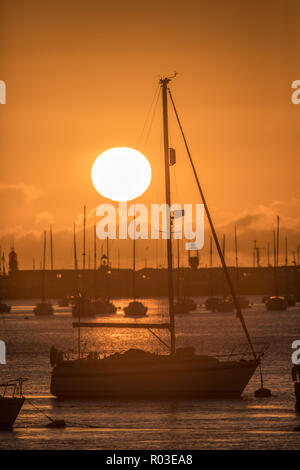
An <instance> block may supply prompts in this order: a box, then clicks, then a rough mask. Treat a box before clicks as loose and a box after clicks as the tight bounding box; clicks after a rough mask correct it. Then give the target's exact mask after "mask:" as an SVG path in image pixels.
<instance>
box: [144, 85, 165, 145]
mask: <svg viewBox="0 0 300 470" xmlns="http://www.w3.org/2000/svg"><path fill="white" fill-rule="evenodd" d="M160 92H161V88H159V92H158V94H157V98H156V102H155V105H154V108H153V113H152V117H151V121H150V125H149V129H148V133H147V135H146V139H145V143H144V149H146V147H147V144H148V140H149V136H150V132H151V129H152V125H153V121H154V117H155V115H156V111H157V108H158V106H157V105H158V100H159V98H160Z"/></svg>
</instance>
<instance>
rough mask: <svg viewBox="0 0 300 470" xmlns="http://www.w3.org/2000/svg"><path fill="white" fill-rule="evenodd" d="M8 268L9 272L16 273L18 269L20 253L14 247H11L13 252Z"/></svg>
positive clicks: (9, 257)
mask: <svg viewBox="0 0 300 470" xmlns="http://www.w3.org/2000/svg"><path fill="white" fill-rule="evenodd" d="M8 269H9V274H14V273H15V272H16V271H18V269H19V268H18V255H17V253H16V252H15V250H14V248H12V249H11V252H10V253H9V255H8Z"/></svg>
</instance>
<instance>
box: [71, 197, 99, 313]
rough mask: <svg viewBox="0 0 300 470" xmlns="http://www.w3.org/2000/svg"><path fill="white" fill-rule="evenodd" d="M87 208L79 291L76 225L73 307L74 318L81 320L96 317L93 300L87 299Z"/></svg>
mask: <svg viewBox="0 0 300 470" xmlns="http://www.w3.org/2000/svg"><path fill="white" fill-rule="evenodd" d="M85 232H86V207H85V206H84V208H83V253H82V289H81V290H78V289H77V267H78V263H77V250H76V233H75V225H74V263H75V276H76V280H75V282H76V284H75V298H74V303H73V305H72V315H73V317H77V318H79V321H80V319H81V318H92V317H94V308H93V305H92V303H91V300H90V299H89V298H88V297H87V292H86V285H85V281H86V279H85V256H86V253H85V248H86V247H85V238H86V233H85Z"/></svg>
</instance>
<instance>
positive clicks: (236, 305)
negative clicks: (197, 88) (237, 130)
mask: <svg viewBox="0 0 300 470" xmlns="http://www.w3.org/2000/svg"><path fill="white" fill-rule="evenodd" d="M168 92H169V96H170V99H171V103H172V106H173V109H174V113H175V116H176V119H177V123H178V126H179V129H180V132H181V135H182V138H183V141H184V144H185V148H186V151H187V154H188V157H189V160H190V163H191V166H192V170H193V173H194V177H195V179H196V183H197V186H198V189H199V192H200V196H201V199H202V202H203V205H204V208H205V212H206V216H207V218H208V221H209V225H210V228H211V231H212V235H213V238H214V241H215V244H216V248H217V251H218V254H219V257H220V260H221V263H222V267H223V270H224V273H225V276H226V280H227V283H228V287H229V289H230V292H231V296H232V299H233V303H234V306H235V309H236V313H237V317H238V318H239V320H240V322H241V325H242V328H243V330H244V333H245V335H246V338H247V340H248V343H249V345H250V348H251V351H252V354H253V356H254V359H257V356H256V353H255V351H254V347H253V344H252V341H251V338H250V335H249V332H248V329H247V326H246V323H245V319H244V316H243V314H242V310H241V308H240V306H239V304H238V301H237V298H236V295H235V291H234V287H233V284H232V282H231V278H230V274H229V271H228V268H227V265H226V263H225V259H224V256H223V253H222V250H221V247H220V243H219V240H218V236H217V233H216V231H215V227H214V225H213V222H212V218H211V216H210V211H209V209H208V206H207V203H206V199H205V197H204V193H203V191H202V187H201V185H200V181H199V178H198V175H197V172H196V168H195V166H194V162H193V159H192V155H191V153H190V149H189V146H188V143H187V140H186V138H185V134H184V132H183V128H182V126H181V122H180V119H179V116H178V113H177V109H176V106H175V103H174V101H173V97H172V94H171V90H170V88H168Z"/></svg>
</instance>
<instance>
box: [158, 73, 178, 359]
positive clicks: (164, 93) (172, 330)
mask: <svg viewBox="0 0 300 470" xmlns="http://www.w3.org/2000/svg"><path fill="white" fill-rule="evenodd" d="M170 80H171V79H170V78H168V77H165V78H162V79H161V80H160V84H161V87H162V108H163V134H164V157H165V187H166V204H167V207H166V211H167V255H168V293H169V316H170V335H171V354H172V355H173V354H175V352H176V345H175V321H174V287H173V261H172V240H171V232H172V230H171V214H170V207H171V190H170V168H169V130H168V96H167V90H168V83H169V82H170Z"/></svg>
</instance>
